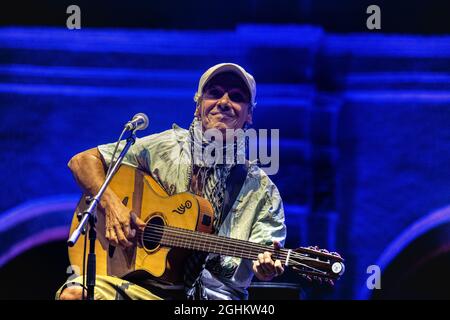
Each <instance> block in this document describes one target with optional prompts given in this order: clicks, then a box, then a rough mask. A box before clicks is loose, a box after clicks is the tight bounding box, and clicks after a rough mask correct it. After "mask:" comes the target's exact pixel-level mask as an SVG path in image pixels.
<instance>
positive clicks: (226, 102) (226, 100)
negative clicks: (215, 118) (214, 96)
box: [219, 92, 231, 109]
mask: <svg viewBox="0 0 450 320" xmlns="http://www.w3.org/2000/svg"><path fill="white" fill-rule="evenodd" d="M219 107H221V108H224V109H228V108H230V107H231V100H230V97H229V96H228V92H225V94H224V95H223V96H222V98H220V100H219Z"/></svg>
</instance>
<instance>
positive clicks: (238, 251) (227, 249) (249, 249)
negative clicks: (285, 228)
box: [160, 226, 289, 264]
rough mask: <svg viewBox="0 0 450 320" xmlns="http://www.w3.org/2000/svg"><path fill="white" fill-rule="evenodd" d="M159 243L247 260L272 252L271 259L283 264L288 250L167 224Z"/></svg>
mask: <svg viewBox="0 0 450 320" xmlns="http://www.w3.org/2000/svg"><path fill="white" fill-rule="evenodd" d="M160 243H161V244H162V245H165V246H168V247H176V248H184V249H190V250H196V251H202V252H208V253H217V254H221V255H226V256H231V257H236V258H243V259H249V260H257V259H258V254H260V253H264V252H265V251H268V252H270V253H272V258H273V259H279V260H281V263H282V264H285V262H286V259H287V255H288V251H289V250H287V249H274V248H273V246H265V245H261V244H257V243H254V242H250V241H245V240H238V239H232V238H228V237H223V236H218V235H212V234H206V233H201V232H196V231H191V230H185V229H179V228H173V227H167V226H166V227H164V232H163V234H162V237H161V240H160Z"/></svg>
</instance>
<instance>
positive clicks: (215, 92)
mask: <svg viewBox="0 0 450 320" xmlns="http://www.w3.org/2000/svg"><path fill="white" fill-rule="evenodd" d="M226 92H228V97H230V100H231V101H233V102H236V103H250V98H249V97H248V95H246V94H244V93H243V92H242V90H241V89H237V88H236V89H231V90H229V91H226V90H224V89H222V88H220V87H211V88H206V90H205V92H204V93H203V96H204V97H205V99H211V100H218V99H220V98H222V97H223V96H224V94H225V93H226Z"/></svg>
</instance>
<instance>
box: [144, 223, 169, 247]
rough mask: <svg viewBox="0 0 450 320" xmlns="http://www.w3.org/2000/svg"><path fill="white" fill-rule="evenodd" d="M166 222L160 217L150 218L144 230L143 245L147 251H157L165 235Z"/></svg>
mask: <svg viewBox="0 0 450 320" xmlns="http://www.w3.org/2000/svg"><path fill="white" fill-rule="evenodd" d="M163 228H164V220H163V219H162V218H161V217H160V216H154V217H152V218H150V220H149V221H148V222H147V225H146V226H145V229H144V234H143V239H142V243H143V244H144V248H145V249H147V250H154V249H156V248H157V247H158V246H159V245H160V242H161V238H162V235H163V232H162V231H163Z"/></svg>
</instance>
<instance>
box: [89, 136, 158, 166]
mask: <svg viewBox="0 0 450 320" xmlns="http://www.w3.org/2000/svg"><path fill="white" fill-rule="evenodd" d="M125 145H126V140H122V141H121V142H120V144H119V147H118V148H117V151H116V154H115V155H114V159H115V160H117V158H118V157H119V155H120V153H121V152H122V150H123V148H124V147H125ZM115 147H116V143H115V142H114V143H108V144H102V145H99V146H98V147H97V149H98V151H99V152H100V154H101V155H102V157H103V159H104V161H105V164H106V166H109V164H110V163H111V157H112V155H113V152H114V148H115ZM122 163H123V164H126V165H129V166H132V167H135V168H138V169H140V170H144V171H147V172H149V171H150V154H149V151H148V149H147V148H146V147H145V145H144V141H143V139H138V140H136V142H135V144H134V145H132V146H131V147H130V149H129V150H128V152H127V154H126V155H125V157H124V159H123V162H122Z"/></svg>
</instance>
